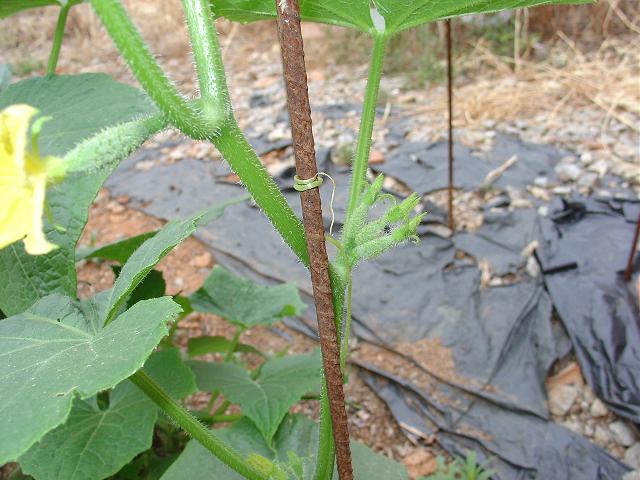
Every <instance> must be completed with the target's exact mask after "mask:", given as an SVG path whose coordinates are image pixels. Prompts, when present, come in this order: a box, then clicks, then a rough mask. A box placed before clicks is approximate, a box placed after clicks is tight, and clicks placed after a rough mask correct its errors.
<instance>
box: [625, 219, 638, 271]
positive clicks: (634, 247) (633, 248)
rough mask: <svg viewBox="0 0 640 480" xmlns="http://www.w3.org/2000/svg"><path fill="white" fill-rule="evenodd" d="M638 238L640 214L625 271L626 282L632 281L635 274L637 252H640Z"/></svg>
mask: <svg viewBox="0 0 640 480" xmlns="http://www.w3.org/2000/svg"><path fill="white" fill-rule="evenodd" d="M638 237H640V214H638V221H637V222H636V233H634V234H633V242H632V243H631V251H630V252H629V259H628V260H627V268H625V269H624V281H625V282H629V281H630V280H631V274H632V273H633V261H634V260H635V258H636V251H637V250H638Z"/></svg>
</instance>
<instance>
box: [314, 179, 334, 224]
mask: <svg viewBox="0 0 640 480" xmlns="http://www.w3.org/2000/svg"><path fill="white" fill-rule="evenodd" d="M318 175H323V176H325V177H327V178H328V179H329V180H331V183H333V189H332V190H331V201H330V202H329V208H330V209H331V226H330V227H329V235H333V224H334V223H335V221H336V214H335V212H334V211H333V199H334V198H335V196H336V181H335V180H334V179H333V177H332V176H331V175H329V174H328V173H325V172H318Z"/></svg>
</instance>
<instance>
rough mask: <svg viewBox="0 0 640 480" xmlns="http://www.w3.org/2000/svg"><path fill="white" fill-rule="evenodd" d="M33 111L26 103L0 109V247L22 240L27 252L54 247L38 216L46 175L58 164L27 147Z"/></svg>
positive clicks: (46, 250)
mask: <svg viewBox="0 0 640 480" xmlns="http://www.w3.org/2000/svg"><path fill="white" fill-rule="evenodd" d="M36 112H37V110H36V109H35V108H33V107H30V106H29V105H11V106H9V107H7V108H5V109H4V110H2V111H1V112H0V248H4V247H6V246H7V245H9V244H11V243H13V242H16V241H18V240H23V241H24V247H25V250H26V251H27V253H29V254H31V255H41V254H45V253H48V252H50V251H51V250H53V249H54V248H56V246H55V245H54V244H52V243H50V242H48V241H47V239H46V238H45V236H44V232H43V231H42V215H43V213H44V208H45V207H44V205H45V204H44V199H45V191H46V187H47V176H48V175H47V174H48V172H50V171H51V169H52V167H54V164H57V165H59V159H57V158H52V157H46V158H40V157H39V156H38V152H37V149H36V148H35V146H32V149H31V150H29V149H28V143H29V142H28V138H29V123H30V122H31V118H32V117H33V116H34V115H35V114H36ZM32 143H35V142H32Z"/></svg>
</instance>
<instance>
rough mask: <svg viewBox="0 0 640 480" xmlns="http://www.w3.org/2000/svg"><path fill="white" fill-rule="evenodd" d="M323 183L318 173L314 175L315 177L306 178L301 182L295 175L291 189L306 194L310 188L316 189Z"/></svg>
mask: <svg viewBox="0 0 640 480" xmlns="http://www.w3.org/2000/svg"><path fill="white" fill-rule="evenodd" d="M323 181H324V179H323V178H322V177H321V176H320V175H319V174H318V173H316V176H315V177H312V178H308V179H306V180H301V179H300V177H298V176H297V175H295V176H294V177H293V188H294V190H296V191H297V192H306V191H307V190H311V189H312V188H318V187H319V186H320V185H322V182H323Z"/></svg>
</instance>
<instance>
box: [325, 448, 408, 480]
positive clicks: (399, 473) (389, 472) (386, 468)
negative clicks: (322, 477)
mask: <svg viewBox="0 0 640 480" xmlns="http://www.w3.org/2000/svg"><path fill="white" fill-rule="evenodd" d="M351 459H352V462H353V473H354V476H353V478H357V479H363V480H364V479H366V478H384V479H385V480H408V478H409V476H408V475H407V470H406V468H405V467H404V465H402V464H400V463H398V462H396V461H395V460H392V459H391V458H388V457H385V456H384V455H380V454H378V453H375V452H374V451H373V450H371V449H370V448H369V447H367V446H366V445H363V444H362V443H360V442H351ZM333 480H338V472H337V471H334V473H333Z"/></svg>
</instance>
